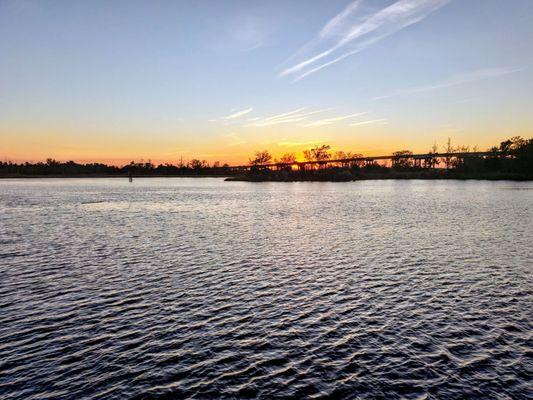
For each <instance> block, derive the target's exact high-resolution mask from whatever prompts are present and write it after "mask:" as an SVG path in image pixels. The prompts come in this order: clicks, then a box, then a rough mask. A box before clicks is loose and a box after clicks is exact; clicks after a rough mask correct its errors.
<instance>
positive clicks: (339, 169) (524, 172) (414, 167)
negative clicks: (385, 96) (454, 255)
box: [0, 137, 533, 181]
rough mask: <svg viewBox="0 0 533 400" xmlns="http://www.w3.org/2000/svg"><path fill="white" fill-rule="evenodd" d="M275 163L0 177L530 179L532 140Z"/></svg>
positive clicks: (44, 167)
mask: <svg viewBox="0 0 533 400" xmlns="http://www.w3.org/2000/svg"><path fill="white" fill-rule="evenodd" d="M302 157H303V160H302V161H297V160H298V157H297V155H296V154H295V153H286V154H284V155H282V156H281V157H279V158H278V159H275V158H274V157H272V155H271V154H270V152H269V151H268V150H263V151H258V152H256V153H255V154H254V156H253V157H252V158H251V159H250V160H249V164H248V165H241V166H229V165H228V164H222V165H221V163H219V162H215V163H213V164H209V163H208V162H207V161H205V160H199V159H193V160H191V161H190V162H188V163H184V162H179V163H177V164H169V163H166V164H159V165H154V164H153V163H151V162H150V161H148V162H134V161H132V162H131V163H129V164H127V165H124V166H120V167H119V166H114V165H106V164H102V163H89V164H80V163H76V162H74V161H67V162H60V161H56V160H54V159H48V160H46V161H45V162H38V163H29V162H26V163H13V162H0V177H42V176H57V177H82V176H128V175H132V176H226V177H228V179H229V180H246V181H350V180H359V179H533V139H523V138H521V137H512V138H510V139H508V140H505V141H503V142H501V143H500V145H499V146H495V147H492V148H491V149H489V150H487V151H485V152H480V151H478V149H477V148H472V149H470V148H469V147H468V146H455V145H453V144H452V142H451V140H448V142H447V143H446V144H445V145H444V146H442V147H441V151H439V146H437V145H434V146H433V147H432V148H431V149H430V150H429V151H428V153H426V154H422V155H417V154H413V152H412V151H410V150H399V151H396V152H394V153H393V154H392V155H390V156H386V157H365V156H364V155H362V154H358V153H353V152H346V151H341V150H338V151H332V150H331V147H330V146H328V145H321V146H315V147H313V148H310V149H307V150H305V151H303V153H302Z"/></svg>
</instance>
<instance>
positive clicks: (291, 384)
mask: <svg viewBox="0 0 533 400" xmlns="http://www.w3.org/2000/svg"><path fill="white" fill-rule="evenodd" d="M532 210H533V184H532V183H517V182H476V181H469V182H458V181H448V182H446V181H368V182H351V183H246V182H224V181H222V180H220V179H208V178H205V179H179V178H178V179H170V178H169V179H155V178H154V179H136V180H135V181H134V182H133V183H132V184H129V183H128V182H127V180H126V179H95V180H92V179H84V180H81V179H68V180H67V179H65V180H62V179H42V180H4V181H0V277H1V279H0V398H2V399H152V398H164V399H173V398H177V399H180V398H185V397H193V398H200V399H204V398H254V397H261V398H287V397H291V398H323V397H334V398H361V399H367V398H368V399H374V398H383V399H395V398H413V399H424V398H432V399H462V398H481V399H489V398H494V399H526V398H531V397H530V396H531V393H532V386H531V383H530V380H531V374H532V372H533V366H532V365H533V350H532V341H533V335H532V329H531V328H532V325H533V311H532V310H533V285H532V284H533V279H532V270H533V255H532V254H533V252H532V248H533V212H532Z"/></svg>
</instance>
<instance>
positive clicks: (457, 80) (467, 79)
mask: <svg viewBox="0 0 533 400" xmlns="http://www.w3.org/2000/svg"><path fill="white" fill-rule="evenodd" d="M521 70H522V69H521V68H506V67H500V68H485V69H478V70H475V71H469V72H465V73H462V74H459V75H455V76H452V77H450V78H448V79H446V80H444V81H441V82H437V83H434V84H431V85H425V86H417V87H414V88H410V89H403V90H397V91H395V92H392V93H389V94H386V95H383V96H377V97H374V98H373V99H372V100H382V99H387V98H390V97H396V96H402V95H411V94H418V93H425V92H431V91H434V90H439V89H446V88H449V87H453V86H459V85H464V84H467V83H471V82H477V81H481V80H485V79H490V78H497V77H500V76H504V75H509V74H513V73H515V72H518V71H521Z"/></svg>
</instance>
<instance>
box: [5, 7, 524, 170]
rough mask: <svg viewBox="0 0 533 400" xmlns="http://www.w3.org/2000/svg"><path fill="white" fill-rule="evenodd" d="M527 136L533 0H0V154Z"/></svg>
mask: <svg viewBox="0 0 533 400" xmlns="http://www.w3.org/2000/svg"><path fill="white" fill-rule="evenodd" d="M513 135H521V136H524V137H533V1H532V0H358V1H350V0H314V1H312V0H300V1H297V0H290V1H288V0H268V1H265V0H233V1H231V0H224V1H223V0H188V1H185V0H181V1H178V0H176V1H157V0H153V1H147V0H146V1H136V0H128V1H126V0H124V1H119V0H116V1H113V0H105V1H59V0H57V1H46V0H40V1H37V0H18V1H17V0H0V158H1V159H2V160H5V159H7V160H13V161H25V160H31V161H37V160H43V159H45V158H47V157H53V158H56V159H60V160H69V159H73V160H76V161H81V162H87V161H103V162H109V163H116V164H123V163H126V162H129V161H130V160H136V161H140V160H141V159H143V160H148V159H151V160H152V161H154V162H174V163H175V162H177V161H178V160H179V159H180V157H183V158H184V160H189V159H191V158H201V159H206V160H208V161H211V162H212V161H215V160H220V161H222V162H228V163H242V162H246V160H247V159H248V158H249V157H250V155H251V154H252V153H253V152H254V151H255V150H262V149H269V150H271V152H272V153H273V154H274V155H275V156H279V155H281V154H282V153H286V152H296V153H300V152H301V151H302V150H303V149H305V148H309V147H311V146H313V145H315V144H323V143H327V144H330V145H331V146H332V147H333V148H334V149H342V150H346V151H353V152H357V153H364V154H366V155H378V154H388V153H390V152H392V151H395V150H399V149H410V150H413V151H415V152H419V151H426V150H429V148H430V147H431V146H432V145H433V143H435V142H437V143H438V144H439V145H444V142H445V141H446V139H447V138H448V137H451V138H452V140H453V141H454V142H456V143H458V144H464V145H471V146H473V145H478V146H479V148H480V149H485V148H486V147H488V146H491V145H493V144H497V143H499V142H500V141H501V140H503V139H505V138H507V137H510V136H513Z"/></svg>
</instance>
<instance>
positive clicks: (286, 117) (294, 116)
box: [245, 107, 328, 127]
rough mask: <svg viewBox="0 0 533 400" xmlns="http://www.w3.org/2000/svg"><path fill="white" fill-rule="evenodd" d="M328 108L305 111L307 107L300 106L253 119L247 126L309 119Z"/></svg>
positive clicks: (270, 124)
mask: <svg viewBox="0 0 533 400" xmlns="http://www.w3.org/2000/svg"><path fill="white" fill-rule="evenodd" d="M325 111H328V109H322V110H314V111H307V112H305V107H302V108H298V109H296V110H292V111H288V112H285V113H282V114H276V115H272V116H269V117H265V118H258V119H257V120H254V121H252V122H251V123H250V124H247V125H245V126H247V127H265V126H272V125H280V124H287V123H294V122H301V121H305V120H307V119H308V118H309V117H310V116H312V115H315V114H320V113H323V112H325Z"/></svg>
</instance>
